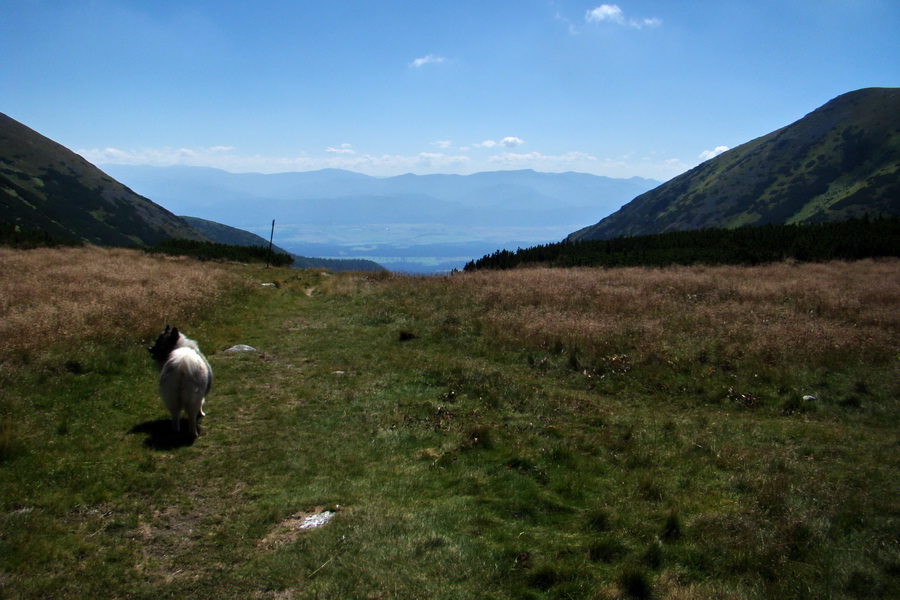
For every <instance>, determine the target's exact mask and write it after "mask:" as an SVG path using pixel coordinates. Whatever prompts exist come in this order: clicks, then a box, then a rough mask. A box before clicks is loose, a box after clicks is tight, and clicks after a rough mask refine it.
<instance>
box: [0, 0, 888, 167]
mask: <svg viewBox="0 0 900 600" xmlns="http://www.w3.org/2000/svg"><path fill="white" fill-rule="evenodd" d="M0 14H2V18H0V112H4V113H6V114H8V115H9V116H11V117H12V118H14V119H17V120H18V121H21V122H23V123H25V124H26V125H28V126H29V127H32V128H33V129H36V130H37V131H39V132H40V133H42V134H44V135H46V136H48V137H50V138H52V139H54V140H56V141H58V142H60V143H62V144H63V145H65V146H67V147H69V148H71V149H73V150H76V151H77V152H79V153H80V154H82V155H83V156H85V157H86V158H87V159H88V160H91V161H92V162H94V163H95V164H98V165H101V166H102V165H103V164H106V163H110V162H117V163H129V164H155V165H170V164H186V165H202V166H212V167H218V168H222V169H226V170H230V171H235V172H243V171H258V172H279V171H308V170H313V169H320V168H326V167H336V168H345V169H350V170H353V171H358V172H362V173H367V174H370V175H380V176H388V175H397V174H401V173H407V172H412V173H419V174H425V173H463V174H466V173H473V172H478V171H488V170H499V169H526V168H528V169H535V170H538V171H582V172H588V173H594V174H598V175H607V176H611V177H631V176H642V177H648V178H654V179H659V180H667V179H669V178H671V177H673V176H675V175H677V174H679V173H681V172H683V171H685V170H687V169H689V168H691V167H693V166H695V165H696V164H698V163H700V162H701V161H702V160H704V158H706V157H709V156H711V155H713V154H714V153H716V152H717V151H721V150H722V149H724V148H730V147H734V146H737V145H739V144H741V143H743V142H746V141H749V140H751V139H753V138H755V137H759V136H760V135H764V134H766V133H769V132H770V131H773V130H775V129H777V128H779V127H782V126H784V125H787V124H789V123H791V122H793V121H795V120H797V119H799V118H801V117H802V116H803V115H805V114H806V113H808V112H810V111H812V110H813V109H815V108H817V107H819V106H821V105H822V104H824V103H825V102H827V101H828V100H830V99H831V98H833V97H835V96H837V95H839V94H842V93H844V92H848V91H851V90H855V89H859V88H863V87H870V86H889V87H896V86H900V2H898V1H897V0H782V1H767V0H757V1H742V0H736V1H729V0H714V1H706V0H698V1H690V0H685V1H675V0H646V1H631V0H619V1H617V2H610V3H603V2H599V1H597V0H593V1H576V0H519V1H511V0H478V1H470V0H453V1H449V0H419V1H411V0H409V1H395V0H377V1H376V0H364V1H363V0H358V1H345V0H320V1H316V2H312V1H304V0H291V1H281V0H278V1H268V0H258V1H256V2H248V1H246V0H242V1H239V2H238V1H233V2H232V1H225V0H222V1H212V0H208V1H200V0H178V1H175V0H153V1H152V2H151V1H146V0H0Z"/></svg>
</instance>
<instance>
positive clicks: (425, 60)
mask: <svg viewBox="0 0 900 600" xmlns="http://www.w3.org/2000/svg"><path fill="white" fill-rule="evenodd" d="M445 62H447V59H446V58H444V57H443V56H436V55H434V54H429V55H428V56H423V57H422V58H417V59H416V60H414V61H412V62H411V63H409V66H410V67H413V68H415V69H418V68H419V67H424V66H425V65H430V64H440V63H445Z"/></svg>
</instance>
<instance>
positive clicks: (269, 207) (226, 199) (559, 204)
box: [104, 164, 659, 226]
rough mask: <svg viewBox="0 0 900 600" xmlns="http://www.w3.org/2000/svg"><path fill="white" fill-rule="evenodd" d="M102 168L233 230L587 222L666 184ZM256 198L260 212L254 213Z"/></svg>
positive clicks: (494, 174) (578, 176) (494, 175)
mask: <svg viewBox="0 0 900 600" xmlns="http://www.w3.org/2000/svg"><path fill="white" fill-rule="evenodd" d="M104 169H106V171H107V172H109V173H110V174H112V175H114V176H115V177H116V178H117V179H119V180H121V181H125V182H127V183H128V185H130V186H132V187H133V188H134V189H137V190H141V192H142V193H145V194H147V195H148V196H151V197H153V198H155V199H156V200H157V201H159V202H161V203H163V204H165V205H166V206H168V207H170V209H171V210H173V211H175V212H177V213H180V214H191V215H203V216H204V218H208V219H211V220H214V221H218V222H221V223H228V224H230V225H235V226H242V225H254V226H256V225H258V224H259V223H260V222H266V220H267V219H268V218H269V217H268V215H274V216H275V217H276V218H278V220H279V221H280V222H285V223H295V222H302V223H306V224H321V225H334V224H342V225H371V224H374V223H405V224H410V223H442V224H457V225H465V226H473V225H496V224H507V225H535V224H540V225H544V224H546V223H547V220H548V219H551V220H553V221H560V220H562V219H578V217H579V216H580V218H581V219H583V218H584V212H585V210H590V211H592V212H593V211H599V212H607V213H608V212H609V211H611V210H615V209H616V208H618V207H619V206H621V205H622V203H624V202H627V201H628V200H630V199H632V198H634V197H635V195H637V194H640V193H641V192H644V191H646V190H648V189H650V188H652V187H654V186H655V185H658V184H659V182H657V181H654V180H650V179H642V178H640V177H634V178H631V179H612V178H609V177H600V176H596V175H589V174H586V173H538V172H535V171H531V170H523V171H491V172H485V173H476V174H473V175H412V174H408V175H400V176H396V177H384V178H382V177H371V176H368V175H363V174H360V173H353V172H351V171H343V170H340V169H323V170H320V171H308V172H295V173H276V174H271V175H264V174H260V173H229V172H227V171H221V170H217V169H211V168H205V167H149V166H130V165H112V164H111V165H105V166H104ZM251 204H252V205H253V206H255V207H258V209H259V210H254V211H251V212H248V210H247V207H248V206H249V205H251ZM564 215H565V216H564Z"/></svg>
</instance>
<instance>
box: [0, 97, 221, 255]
mask: <svg viewBox="0 0 900 600" xmlns="http://www.w3.org/2000/svg"><path fill="white" fill-rule="evenodd" d="M0 222H2V223H7V224H9V225H12V226H17V227H21V228H23V229H27V230H33V229H37V230H41V231H45V232H47V233H48V234H51V235H55V236H64V237H72V238H75V239H79V240H83V241H86V242H90V243H92V244H98V245H115V246H141V245H153V244H155V243H157V242H160V241H162V240H164V239H167V238H183V239H193V240H203V239H205V238H204V237H203V236H202V235H200V234H199V233H197V232H196V231H194V230H193V229H191V228H190V227H189V226H188V225H187V224H186V223H185V222H184V221H182V220H181V219H180V218H178V217H176V216H175V215H173V214H172V213H170V212H169V211H167V210H165V209H164V208H162V207H161V206H158V205H157V204H154V203H153V202H152V201H150V200H148V199H147V198H144V197H143V196H139V195H138V194H135V193H134V192H133V191H131V190H130V189H128V188H127V187H125V186H124V185H122V184H121V183H119V182H118V181H115V180H114V179H112V178H111V177H109V176H108V175H106V174H105V173H104V172H102V171H101V170H100V169H98V168H97V167H95V166H94V165H92V164H90V163H89V162H88V161H86V160H84V159H83V158H82V157H81V156H79V155H77V154H75V153H74V152H72V151H71V150H69V149H67V148H65V147H63V146H61V145H60V144H57V143H56V142H54V141H53V140H50V139H48V138H46V137H44V136H43V135H41V134H39V133H38V132H36V131H34V130H32V129H30V128H28V127H26V126H25V125H23V124H22V123H19V122H18V121H16V120H15V119H12V118H10V117H8V116H6V115H4V114H2V113H0Z"/></svg>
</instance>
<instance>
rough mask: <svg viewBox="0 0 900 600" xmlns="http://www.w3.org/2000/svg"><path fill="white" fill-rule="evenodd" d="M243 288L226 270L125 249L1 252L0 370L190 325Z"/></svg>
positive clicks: (225, 268) (43, 249) (5, 250)
mask: <svg viewBox="0 0 900 600" xmlns="http://www.w3.org/2000/svg"><path fill="white" fill-rule="evenodd" d="M235 285H237V276H236V275H235V274H234V273H233V271H230V270H229V269H228V268H227V267H225V266H222V265H215V264H211V263H199V262H195V261H190V260H186V259H175V258H167V257H160V256H150V255H146V254H144V253H142V252H139V251H136V250H128V249H120V248H113V249H110V248H98V247H93V246H88V247H85V248H64V249H49V248H42V249H36V250H27V251H21V250H12V249H9V248H0V364H10V363H16V362H21V361H28V360H31V359H32V358H34V357H36V356H38V355H39V354H40V353H41V351H43V350H45V349H47V348H52V347H58V346H63V345H69V346H71V345H74V344H79V345H82V344H85V343H90V342H92V341H98V340H101V339H108V338H118V337H123V336H128V337H130V338H144V337H146V336H148V335H151V334H153V332H155V331H157V330H159V329H160V328H161V327H162V325H163V324H164V323H165V322H166V320H167V319H168V320H169V322H172V323H176V324H177V323H190V322H192V321H194V320H195V319H197V318H198V316H200V314H201V312H202V311H203V310H204V309H205V308H208V307H210V306H212V305H214V304H215V303H216V302H217V301H219V300H220V299H221V297H222V295H223V294H224V293H225V291H226V290H227V289H229V288H233V286H235Z"/></svg>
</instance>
